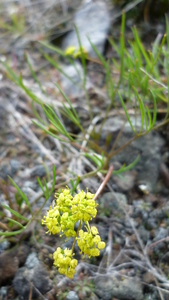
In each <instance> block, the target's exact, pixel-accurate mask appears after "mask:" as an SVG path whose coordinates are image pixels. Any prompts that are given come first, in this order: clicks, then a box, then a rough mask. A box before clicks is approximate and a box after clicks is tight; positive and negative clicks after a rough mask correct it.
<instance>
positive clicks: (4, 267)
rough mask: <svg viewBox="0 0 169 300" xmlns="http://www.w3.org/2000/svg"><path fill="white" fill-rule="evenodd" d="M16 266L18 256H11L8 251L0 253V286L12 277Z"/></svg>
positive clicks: (16, 268)
mask: <svg viewBox="0 0 169 300" xmlns="http://www.w3.org/2000/svg"><path fill="white" fill-rule="evenodd" d="M18 267H19V260H18V258H17V257H15V256H14V257H13V256H12V255H11V253H10V252H5V253H3V254H1V255H0V286H2V284H7V281H8V280H9V279H12V278H13V277H14V275H15V273H16V272H17V270H18Z"/></svg>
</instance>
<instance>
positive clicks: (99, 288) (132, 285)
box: [94, 274, 143, 300]
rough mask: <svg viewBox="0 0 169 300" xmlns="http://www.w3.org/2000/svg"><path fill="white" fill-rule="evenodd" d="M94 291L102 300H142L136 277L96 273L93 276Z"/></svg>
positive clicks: (140, 287) (140, 288) (140, 286)
mask: <svg viewBox="0 0 169 300" xmlns="http://www.w3.org/2000/svg"><path fill="white" fill-rule="evenodd" d="M94 284H95V293H96V295H97V296H98V297H100V298H101V299H104V300H112V298H113V297H115V298H118V299H119V300H121V299H125V300H143V291H142V284H141V281H140V280H139V279H136V278H127V279H126V278H123V277H121V278H119V279H118V278H117V277H115V276H114V275H112V274H110V275H109V274H107V275H98V276H96V277H95V278H94Z"/></svg>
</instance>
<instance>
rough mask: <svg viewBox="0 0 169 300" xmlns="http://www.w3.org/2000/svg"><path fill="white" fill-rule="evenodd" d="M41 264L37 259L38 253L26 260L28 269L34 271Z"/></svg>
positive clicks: (32, 254)
mask: <svg viewBox="0 0 169 300" xmlns="http://www.w3.org/2000/svg"><path fill="white" fill-rule="evenodd" d="M38 264H39V260H38V258H37V254H36V253H34V252H33V253H31V254H29V255H28V257H27V259H26V262H25V266H26V267H27V268H28V269H32V268H34V267H35V266H36V265H38Z"/></svg>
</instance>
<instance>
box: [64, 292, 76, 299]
mask: <svg viewBox="0 0 169 300" xmlns="http://www.w3.org/2000/svg"><path fill="white" fill-rule="evenodd" d="M66 300H79V297H78V295H77V294H76V292H75V291H70V292H69V293H68V294H67V296H66Z"/></svg>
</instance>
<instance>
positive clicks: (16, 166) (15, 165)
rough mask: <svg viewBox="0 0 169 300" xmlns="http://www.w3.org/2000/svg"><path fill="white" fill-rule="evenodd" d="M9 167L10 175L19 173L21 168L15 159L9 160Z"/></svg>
mask: <svg viewBox="0 0 169 300" xmlns="http://www.w3.org/2000/svg"><path fill="white" fill-rule="evenodd" d="M10 166H11V173H12V175H15V174H16V173H17V172H18V171H19V169H20V168H21V164H20V162H19V161H18V160H16V159H11V160H10Z"/></svg>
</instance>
